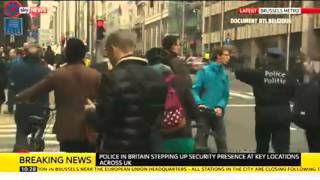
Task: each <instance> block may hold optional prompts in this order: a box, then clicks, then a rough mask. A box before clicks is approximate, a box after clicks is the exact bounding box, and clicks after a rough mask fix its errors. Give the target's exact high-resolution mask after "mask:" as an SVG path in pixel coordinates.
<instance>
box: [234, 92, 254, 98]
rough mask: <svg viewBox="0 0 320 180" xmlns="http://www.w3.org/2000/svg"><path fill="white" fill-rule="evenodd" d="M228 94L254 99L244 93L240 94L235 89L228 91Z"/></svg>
mask: <svg viewBox="0 0 320 180" xmlns="http://www.w3.org/2000/svg"><path fill="white" fill-rule="evenodd" d="M230 95H231V96H237V97H241V98H244V99H254V97H253V96H250V95H245V94H242V93H239V92H235V91H230Z"/></svg>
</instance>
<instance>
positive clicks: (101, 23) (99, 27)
mask: <svg viewBox="0 0 320 180" xmlns="http://www.w3.org/2000/svg"><path fill="white" fill-rule="evenodd" d="M104 32H105V29H104V20H103V19H99V20H97V40H102V39H103V38H104Z"/></svg>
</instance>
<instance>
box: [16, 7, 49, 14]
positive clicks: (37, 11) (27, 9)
mask: <svg viewBox="0 0 320 180" xmlns="http://www.w3.org/2000/svg"><path fill="white" fill-rule="evenodd" d="M19 13H20V14H30V13H35V14H42V13H48V8H47V7H20V8H19Z"/></svg>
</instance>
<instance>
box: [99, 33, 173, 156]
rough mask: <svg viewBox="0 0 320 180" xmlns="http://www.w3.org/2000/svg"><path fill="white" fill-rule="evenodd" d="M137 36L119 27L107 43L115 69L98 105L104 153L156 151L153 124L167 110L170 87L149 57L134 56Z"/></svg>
mask: <svg viewBox="0 0 320 180" xmlns="http://www.w3.org/2000/svg"><path fill="white" fill-rule="evenodd" d="M134 37H135V36H134V34H133V33H131V32H129V31H127V30H119V31H116V32H114V33H112V34H110V35H109V37H108V38H107V41H106V44H105V49H106V51H107V54H108V57H109V58H110V62H111V64H112V66H113V69H112V71H109V72H108V73H106V74H104V75H103V76H102V80H101V84H100V91H99V96H98V99H97V106H96V114H97V117H96V120H97V125H96V129H97V131H98V132H100V134H101V142H102V143H101V144H102V145H101V146H102V148H101V151H103V152H112V153H119V152H131V153H133V152H136V153H138V152H140V153H141V152H152V146H153V142H152V138H151V134H152V127H154V125H155V124H156V120H157V117H158V116H159V114H160V113H162V112H163V111H164V102H165V98H166V93H167V86H166V84H165V83H164V81H163V80H162V78H161V76H160V75H158V74H157V73H156V72H155V71H154V70H153V69H152V68H151V67H150V66H148V61H147V60H146V59H144V58H139V57H135V56H133V52H134V47H135V40H134Z"/></svg>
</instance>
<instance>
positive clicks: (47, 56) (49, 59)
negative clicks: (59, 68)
mask: <svg viewBox="0 0 320 180" xmlns="http://www.w3.org/2000/svg"><path fill="white" fill-rule="evenodd" d="M55 58H56V57H55V54H54V52H53V50H52V48H51V46H48V47H47V50H46V52H45V53H44V60H45V62H46V63H47V64H50V65H52V66H53V64H54V63H55Z"/></svg>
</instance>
